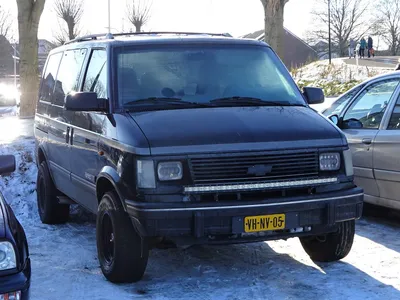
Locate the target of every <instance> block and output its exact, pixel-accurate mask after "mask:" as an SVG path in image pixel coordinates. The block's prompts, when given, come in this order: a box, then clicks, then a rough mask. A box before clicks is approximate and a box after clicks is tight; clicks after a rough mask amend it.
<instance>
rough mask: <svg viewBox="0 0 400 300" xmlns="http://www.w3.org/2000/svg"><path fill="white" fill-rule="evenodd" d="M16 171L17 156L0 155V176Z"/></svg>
mask: <svg viewBox="0 0 400 300" xmlns="http://www.w3.org/2000/svg"><path fill="white" fill-rule="evenodd" d="M14 171H15V156H14V155H0V175H2V174H8V173H12V172H14Z"/></svg>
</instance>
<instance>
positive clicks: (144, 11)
mask: <svg viewBox="0 0 400 300" xmlns="http://www.w3.org/2000/svg"><path fill="white" fill-rule="evenodd" d="M151 7H152V2H151V1H146V0H127V3H126V11H127V17H128V20H129V22H131V24H132V25H133V26H134V27H135V29H136V32H140V31H141V30H142V28H143V26H145V25H146V24H147V23H148V22H149V20H150V17H151Z"/></svg>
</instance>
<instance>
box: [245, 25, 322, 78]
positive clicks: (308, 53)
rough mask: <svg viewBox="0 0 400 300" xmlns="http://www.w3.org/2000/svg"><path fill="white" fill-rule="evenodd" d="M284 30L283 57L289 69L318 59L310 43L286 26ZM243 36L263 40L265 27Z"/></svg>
mask: <svg viewBox="0 0 400 300" xmlns="http://www.w3.org/2000/svg"><path fill="white" fill-rule="evenodd" d="M284 30H285V33H284V38H283V45H284V52H283V57H281V59H282V61H283V63H284V64H285V65H286V67H287V68H288V69H289V70H290V69H291V68H299V67H301V66H302V65H305V64H307V63H310V62H312V61H315V60H318V53H317V52H316V51H315V50H314V49H313V48H312V47H311V46H310V45H308V44H307V43H306V42H305V41H303V40H302V39H300V38H299V37H298V36H296V35H295V34H293V33H292V32H290V31H289V30H287V29H286V28H284ZM242 38H248V39H256V40H259V41H263V40H264V38H265V33H264V29H263V30H258V31H256V32H253V33H249V34H246V35H245V36H242Z"/></svg>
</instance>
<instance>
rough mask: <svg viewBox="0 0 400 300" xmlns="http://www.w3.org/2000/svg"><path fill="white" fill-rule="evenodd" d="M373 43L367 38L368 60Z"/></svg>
mask: <svg viewBox="0 0 400 300" xmlns="http://www.w3.org/2000/svg"><path fill="white" fill-rule="evenodd" d="M373 43H374V41H373V40H372V37H371V36H369V37H368V58H370V57H371V50H372V48H373Z"/></svg>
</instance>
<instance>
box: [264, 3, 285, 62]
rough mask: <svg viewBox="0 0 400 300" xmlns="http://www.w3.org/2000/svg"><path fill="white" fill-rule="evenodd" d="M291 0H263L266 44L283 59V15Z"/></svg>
mask: <svg viewBox="0 0 400 300" xmlns="http://www.w3.org/2000/svg"><path fill="white" fill-rule="evenodd" d="M288 1H289V0H261V3H262V4H263V6H264V15H265V20H264V21H265V42H266V43H268V44H269V45H270V46H271V47H272V49H274V50H275V52H276V53H277V54H278V55H279V56H280V58H281V59H283V56H284V54H283V50H284V49H283V47H284V45H283V37H284V29H283V13H284V8H285V4H286V3H287V2H288Z"/></svg>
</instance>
